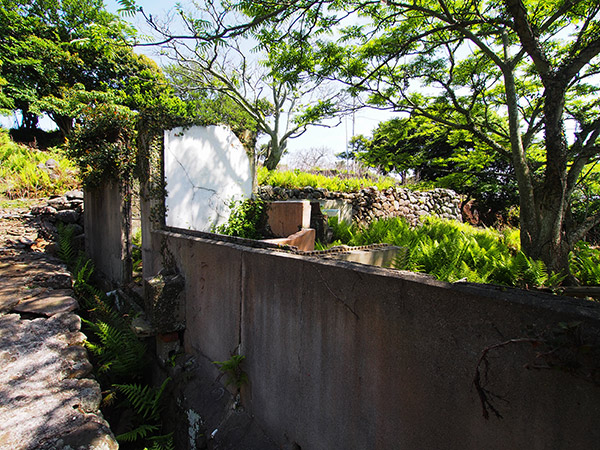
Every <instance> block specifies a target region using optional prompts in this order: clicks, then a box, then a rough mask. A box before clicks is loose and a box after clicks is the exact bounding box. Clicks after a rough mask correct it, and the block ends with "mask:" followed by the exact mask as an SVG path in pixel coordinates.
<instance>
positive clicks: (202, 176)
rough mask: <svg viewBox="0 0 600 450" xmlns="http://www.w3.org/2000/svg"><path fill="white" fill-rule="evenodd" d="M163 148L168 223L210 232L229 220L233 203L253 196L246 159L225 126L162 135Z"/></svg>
mask: <svg viewBox="0 0 600 450" xmlns="http://www.w3.org/2000/svg"><path fill="white" fill-rule="evenodd" d="M164 148H165V149H164V176H165V180H166V182H167V196H166V198H165V202H166V206H167V217H166V222H167V225H169V226H172V227H178V228H184V229H190V230H197V231H210V230H211V228H212V227H213V226H215V225H221V224H224V223H226V222H227V219H228V217H229V212H230V210H229V204H230V202H231V200H233V199H235V200H241V199H244V198H249V197H250V196H251V195H252V186H253V181H254V171H253V167H252V164H251V161H250V158H249V157H248V155H247V154H246V150H245V149H244V146H243V145H242V143H241V142H240V140H239V139H238V138H237V137H236V136H235V135H234V134H233V133H232V132H231V130H230V129H229V128H227V127H225V126H216V125H212V126H209V127H200V126H194V127H191V128H187V129H184V128H175V129H173V130H169V131H165V140H164Z"/></svg>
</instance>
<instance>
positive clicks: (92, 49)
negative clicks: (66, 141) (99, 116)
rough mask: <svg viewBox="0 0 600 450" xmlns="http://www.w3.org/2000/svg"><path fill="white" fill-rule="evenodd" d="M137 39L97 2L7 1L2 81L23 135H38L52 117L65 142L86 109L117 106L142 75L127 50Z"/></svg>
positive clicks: (0, 21)
mask: <svg viewBox="0 0 600 450" xmlns="http://www.w3.org/2000/svg"><path fill="white" fill-rule="evenodd" d="M134 33H135V31H134V30H133V29H132V28H131V27H129V26H128V25H126V24H125V22H123V21H122V20H121V19H120V18H119V17H118V16H115V15H113V14H109V13H108V12H107V11H106V10H105V7H104V4H103V2H102V1H100V0H92V1H89V2H80V1H78V0H52V1H47V0H32V1H27V2H25V1H18V0H16V1H15V0H5V1H3V2H2V4H0V36H1V38H0V61H1V62H2V66H1V70H2V73H1V75H2V76H3V78H5V81H6V86H4V88H3V93H4V95H5V96H6V97H7V99H8V100H9V101H10V107H12V108H15V109H18V110H20V111H21V112H22V114H23V123H22V124H21V127H23V128H29V129H35V128H36V127H37V122H38V119H37V116H39V115H40V114H42V113H45V114H47V115H48V116H49V117H50V118H51V119H52V120H53V121H54V122H55V123H56V125H57V126H58V127H59V129H60V130H61V132H62V133H63V135H64V136H66V135H68V134H69V133H70V131H71V129H72V126H73V119H74V118H75V117H77V116H78V114H79V112H80V111H81V109H82V108H83V107H84V106H85V105H87V104H89V103H93V102H98V101H101V102H105V101H110V102H118V97H119V96H120V95H121V92H120V91H121V89H123V87H124V86H125V85H127V83H128V82H129V80H130V79H131V78H132V77H135V76H137V75H138V73H139V71H140V65H139V62H140V58H139V57H138V56H137V55H136V54H135V53H134V52H133V50H132V49H131V48H130V47H128V46H127V45H126V41H127V40H128V39H130V38H131V37H132V36H133V35H134Z"/></svg>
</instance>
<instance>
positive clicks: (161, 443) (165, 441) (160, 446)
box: [145, 433, 175, 450]
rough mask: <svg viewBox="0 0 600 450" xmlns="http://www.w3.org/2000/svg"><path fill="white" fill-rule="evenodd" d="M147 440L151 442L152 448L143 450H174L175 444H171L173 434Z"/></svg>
mask: <svg viewBox="0 0 600 450" xmlns="http://www.w3.org/2000/svg"><path fill="white" fill-rule="evenodd" d="M148 440H149V441H150V442H152V447H150V448H149V449H148V448H146V449H145V450H175V443H174V442H173V433H169V434H165V435H162V436H152V437H149V438H148Z"/></svg>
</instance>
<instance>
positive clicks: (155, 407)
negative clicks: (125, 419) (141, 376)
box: [113, 378, 171, 440]
mask: <svg viewBox="0 0 600 450" xmlns="http://www.w3.org/2000/svg"><path fill="white" fill-rule="evenodd" d="M170 381H171V379H170V378H167V379H166V380H165V381H164V382H163V384H162V385H161V386H160V387H159V388H158V389H156V388H152V387H150V386H147V385H146V386H142V385H140V384H114V385H113V387H114V388H116V390H117V391H118V392H121V393H123V394H124V395H125V397H126V399H127V401H128V402H129V404H130V406H131V409H132V410H133V412H134V413H135V414H136V415H137V416H139V417H140V419H142V420H143V421H146V422H157V421H158V420H160V409H161V403H160V400H161V397H162V395H163V392H164V391H165V388H166V387H167V384H169V382H170ZM125 440H127V439H125Z"/></svg>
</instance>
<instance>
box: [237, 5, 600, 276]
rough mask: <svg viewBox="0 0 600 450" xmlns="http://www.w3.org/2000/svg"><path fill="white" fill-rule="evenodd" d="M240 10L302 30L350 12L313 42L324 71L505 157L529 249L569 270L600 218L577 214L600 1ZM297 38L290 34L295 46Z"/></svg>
mask: <svg viewBox="0 0 600 450" xmlns="http://www.w3.org/2000/svg"><path fill="white" fill-rule="evenodd" d="M236 5H237V7H238V8H240V9H242V10H243V11H244V12H245V13H246V14H249V15H250V16H251V17H253V18H254V19H253V22H252V23H253V26H254V27H256V26H257V25H256V23H257V22H260V23H261V24H262V25H263V26H265V27H269V28H273V27H282V28H287V29H289V27H290V24H293V25H294V26H295V27H297V28H300V31H295V32H294V33H295V34H296V35H297V34H306V33H305V32H306V30H308V29H309V28H312V29H313V30H315V29H320V30H322V29H323V28H325V27H327V28H328V29H331V28H332V26H334V25H336V26H339V25H343V24H344V20H346V19H347V18H348V17H351V18H352V21H351V22H350V23H349V24H348V21H347V20H346V24H347V26H346V27H345V28H341V27H340V29H339V31H338V33H339V34H338V35H336V36H335V37H336V39H335V42H333V40H332V42H329V43H327V45H320V44H319V42H318V41H315V42H314V43H313V44H314V45H318V46H320V50H321V52H320V55H321V57H322V62H321V67H323V68H325V69H327V70H328V71H329V75H330V76H335V77H336V78H338V79H340V80H343V81H344V82H345V83H346V84H347V85H348V86H349V87H351V88H352V89H353V90H354V91H361V92H363V93H365V94H368V95H369V100H370V102H371V103H373V104H375V105H378V106H380V107H385V108H392V109H394V110H396V111H405V112H408V113H410V114H411V115H412V116H423V117H427V118H428V119H430V120H432V121H435V122H437V123H440V124H442V125H444V126H446V127H449V128H451V129H456V130H466V131H468V132H469V133H471V134H472V135H473V137H474V139H476V141H477V143H478V145H482V146H486V147H487V148H488V149H489V150H490V151H494V152H497V153H498V154H499V155H505V156H506V157H507V158H510V160H511V163H512V166H513V170H514V173H515V178H516V181H517V185H518V188H519V203H520V225H521V246H522V249H523V251H524V252H525V253H526V254H527V255H528V256H530V257H533V258H535V259H541V260H542V261H544V262H545V263H546V265H547V266H548V268H550V269H551V270H554V271H559V272H562V273H568V261H569V260H568V257H569V251H570V250H571V249H572V248H573V245H574V244H575V243H576V242H577V241H578V240H579V239H581V237H582V236H584V234H585V233H586V231H587V230H589V229H590V228H591V227H593V226H594V225H596V224H598V223H599V222H600V213H599V211H598V209H597V208H593V209H588V211H587V215H586V216H585V217H583V216H580V217H576V216H577V215H576V214H574V213H573V212H574V208H575V205H574V203H573V200H575V199H574V193H575V192H576V190H577V189H578V186H580V185H581V184H582V183H584V182H585V177H586V173H587V168H588V167H589V166H590V164H594V163H595V162H596V161H597V160H598V158H599V153H600V145H599V143H600V141H599V136H600V118H599V115H598V112H599V105H600V97H599V96H598V91H599V87H598V74H599V73H598V72H599V69H600V64H599V63H600V61H599V58H598V54H599V53H600V18H599V11H600V5H599V4H598V2H597V1H595V0H502V1H489V0H484V1H480V2H447V1H445V0H415V1H410V2H400V1H393V0H386V1H349V2H334V1H324V0H323V1H318V0H312V1H311V0H297V1H289V2H286V3H285V4H282V3H280V2H278V3H277V4H274V3H273V2H267V1H260V0H259V1H246V0H242V1H239V2H237V4H236ZM357 12H358V13H360V16H359V17H358V18H357V15H356V13H357ZM294 33H289V32H288V33H287V34H286V39H288V42H291V40H293V39H294V38H295V34H294ZM567 125H570V127H567ZM569 128H572V129H574V132H573V133H572V135H571V136H570V137H567V130H568V129H569ZM540 159H541V160H542V165H541V166H540V165H539V161H540Z"/></svg>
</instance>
